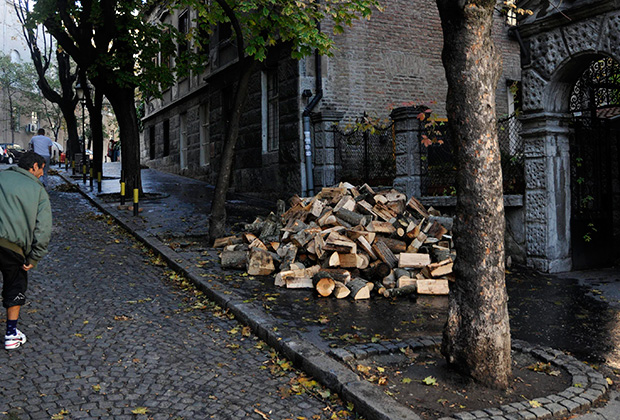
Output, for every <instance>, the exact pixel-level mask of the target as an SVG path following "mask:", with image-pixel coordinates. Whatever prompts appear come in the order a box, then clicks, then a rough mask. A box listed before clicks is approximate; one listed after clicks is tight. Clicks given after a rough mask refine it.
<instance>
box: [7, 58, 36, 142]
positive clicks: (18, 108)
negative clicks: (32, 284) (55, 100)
mask: <svg viewBox="0 0 620 420" xmlns="http://www.w3.org/2000/svg"><path fill="white" fill-rule="evenodd" d="M0 90H1V91H2V95H3V100H2V105H1V106H2V107H4V108H5V109H4V112H3V114H4V115H8V117H9V119H10V127H11V142H14V141H15V137H14V136H15V131H16V130H19V128H20V127H19V124H20V121H19V117H20V115H21V114H22V113H23V112H31V111H32V110H33V109H38V108H39V105H40V104H37V103H36V95H37V94H38V89H37V87H36V74H35V72H34V69H33V68H32V66H31V65H30V64H28V63H21V62H13V60H11V57H10V56H8V55H6V54H4V53H3V52H0Z"/></svg>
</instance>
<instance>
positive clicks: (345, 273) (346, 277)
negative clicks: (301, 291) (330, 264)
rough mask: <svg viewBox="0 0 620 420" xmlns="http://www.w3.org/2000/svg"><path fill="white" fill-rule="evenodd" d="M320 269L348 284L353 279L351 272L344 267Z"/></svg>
mask: <svg viewBox="0 0 620 420" xmlns="http://www.w3.org/2000/svg"><path fill="white" fill-rule="evenodd" d="M320 271H324V272H326V273H328V274H329V275H330V277H331V278H333V279H334V280H336V281H339V282H340V283H344V284H347V283H348V282H350V281H351V272H350V271H349V270H345V269H343V268H322V269H321V270H320Z"/></svg>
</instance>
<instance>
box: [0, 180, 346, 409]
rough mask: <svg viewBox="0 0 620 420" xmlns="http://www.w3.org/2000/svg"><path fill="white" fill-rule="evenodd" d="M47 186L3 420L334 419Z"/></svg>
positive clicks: (213, 313)
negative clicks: (43, 242) (47, 207)
mask: <svg viewBox="0 0 620 420" xmlns="http://www.w3.org/2000/svg"><path fill="white" fill-rule="evenodd" d="M50 179H51V180H52V182H53V184H52V186H51V187H50V197H51V201H52V207H53V215H54V231H53V237H52V243H51V249H50V254H49V255H48V256H47V257H46V258H45V259H44V260H43V261H41V263H40V264H39V266H38V268H37V269H36V270H34V271H32V272H31V275H30V281H29V283H30V290H29V299H30V302H29V304H27V305H26V306H24V308H23V309H22V315H21V319H20V324H19V327H20V329H22V330H23V331H24V332H25V333H26V334H27V336H28V342H27V343H26V344H25V345H24V346H23V347H22V348H20V349H19V350H16V351H13V352H10V353H9V352H5V353H4V354H3V355H2V359H3V360H2V363H0V376H1V377H2V378H3V381H2V385H1V386H0V413H2V414H3V416H2V417H3V418H6V419H13V420H16V419H22V420H24V419H78V418H113V419H118V420H121V419H176V420H181V419H185V420H191V419H206V418H215V419H239V418H254V419H263V420H264V419H299V418H317V419H318V418H321V419H324V418H330V417H331V416H332V414H333V413H337V412H341V411H343V410H345V407H343V406H342V405H338V403H337V402H336V403H335V404H334V403H331V402H330V401H329V399H323V398H321V396H320V395H319V394H320V393H324V395H326V391H325V389H324V388H320V387H317V386H315V385H314V384H312V383H311V382H307V383H305V385H306V387H307V388H309V389H311V390H312V392H303V393H301V394H300V395H296V394H297V392H299V391H300V388H301V389H303V387H302V386H300V382H299V379H300V378H301V380H302V381H303V380H304V377H303V376H301V377H300V376H299V375H300V372H299V371H296V370H294V369H292V368H291V367H290V366H289V365H288V364H286V362H282V361H281V360H278V359H277V358H275V359H274V355H273V354H272V353H271V351H270V349H269V347H268V346H267V345H266V344H264V343H262V342H260V341H259V340H258V339H257V338H256V337H255V336H253V335H251V334H249V333H248V332H247V331H246V330H244V328H243V326H242V325H240V324H239V323H238V322H237V321H235V320H234V319H230V317H229V316H228V315H227V314H225V313H223V312H222V311H221V310H218V308H215V307H213V305H211V306H209V305H208V304H206V305H205V303H204V301H202V300H201V299H200V296H198V297H196V296H194V298H188V295H189V296H191V293H190V292H188V291H187V290H183V288H182V286H183V284H182V279H179V278H178V276H176V275H175V274H174V273H172V272H171V271H169V270H167V269H166V268H165V267H161V266H158V265H157V263H158V261H157V259H154V257H153V255H152V254H150V253H148V252H147V251H146V249H145V248H144V247H143V245H141V244H140V243H138V242H137V241H136V240H135V239H134V238H133V237H131V236H130V235H129V234H127V233H126V232H125V231H124V230H123V229H121V228H120V227H118V226H117V225H116V224H115V223H114V222H113V221H112V220H111V219H109V218H108V217H107V216H103V215H102V214H101V213H99V212H98V211H97V210H96V209H95V208H94V207H92V206H91V204H90V203H89V202H88V201H87V200H86V199H85V198H83V197H82V196H81V195H80V194H76V193H69V192H59V191H55V190H54V187H57V186H58V185H59V184H64V181H61V180H60V179H59V178H58V177H50ZM171 277H172V279H171ZM2 325H4V324H3V323H2ZM278 362H279V364H278ZM295 386H297V388H294V387H295ZM283 396H286V397H285V398H283ZM341 415H342V413H341ZM313 416H315V417H313ZM346 417H347V416H344V418H346Z"/></svg>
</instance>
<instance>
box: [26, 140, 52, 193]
mask: <svg viewBox="0 0 620 420" xmlns="http://www.w3.org/2000/svg"><path fill="white" fill-rule="evenodd" d="M53 145H54V143H53V142H52V139H50V138H49V137H47V136H46V135H45V130H44V129H42V128H39V131H37V135H36V136H34V137H32V138H31V139H30V149H32V150H34V152H35V153H36V154H37V155H41V156H43V158H44V159H45V170H44V173H43V185H45V186H46V187H47V168H48V166H50V156H51V155H52V146H53Z"/></svg>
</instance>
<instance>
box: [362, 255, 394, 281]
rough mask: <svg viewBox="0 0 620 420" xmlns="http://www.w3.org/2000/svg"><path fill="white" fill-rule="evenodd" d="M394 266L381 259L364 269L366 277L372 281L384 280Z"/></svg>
mask: <svg viewBox="0 0 620 420" xmlns="http://www.w3.org/2000/svg"><path fill="white" fill-rule="evenodd" d="M391 271H392V267H390V266H389V265H388V264H386V263H384V262H383V261H381V260H376V261H373V262H371V263H370V264H369V265H368V268H367V269H366V270H364V271H363V275H364V277H365V278H367V279H368V280H371V281H378V280H382V279H383V278H384V277H385V276H387V275H388V274H390V272H391Z"/></svg>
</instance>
